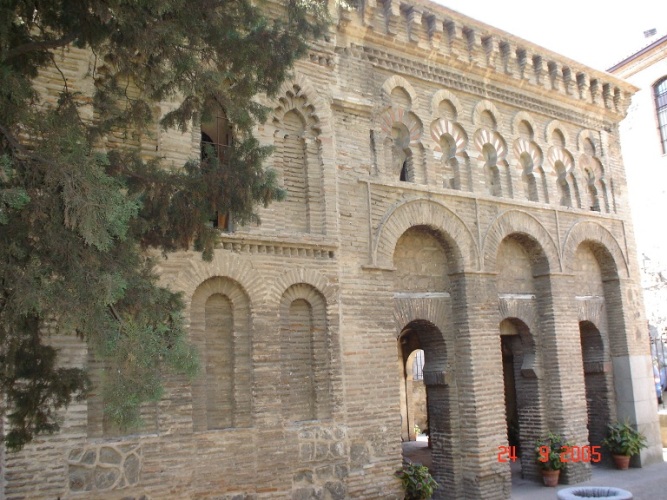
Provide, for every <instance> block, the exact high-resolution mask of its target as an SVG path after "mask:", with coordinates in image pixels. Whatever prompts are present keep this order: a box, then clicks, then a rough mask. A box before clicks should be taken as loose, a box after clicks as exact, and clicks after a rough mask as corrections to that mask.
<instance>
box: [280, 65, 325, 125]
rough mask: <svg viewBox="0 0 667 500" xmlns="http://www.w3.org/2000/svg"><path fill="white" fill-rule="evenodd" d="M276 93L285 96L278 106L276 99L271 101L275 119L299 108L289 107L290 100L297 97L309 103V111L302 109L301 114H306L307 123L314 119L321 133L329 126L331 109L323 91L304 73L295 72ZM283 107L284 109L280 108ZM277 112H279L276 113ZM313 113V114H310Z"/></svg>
mask: <svg viewBox="0 0 667 500" xmlns="http://www.w3.org/2000/svg"><path fill="white" fill-rule="evenodd" d="M276 95H278V96H281V97H283V98H284V100H283V101H281V100H280V99H279V104H278V105H277V106H276V103H275V101H274V100H272V101H270V104H269V105H270V106H273V107H274V119H275V118H278V120H280V118H281V116H282V115H284V114H285V113H286V112H288V111H290V110H291V109H297V108H294V107H289V106H290V104H289V101H290V100H292V99H294V98H297V99H303V100H304V101H305V102H307V103H308V112H305V113H304V111H301V114H303V115H304V120H305V123H306V124H310V123H312V122H313V121H314V122H315V123H316V124H317V125H316V130H317V133H318V134H319V133H320V131H321V129H322V128H326V129H327V130H328V128H329V122H330V114H329V113H327V110H329V109H331V107H330V106H329V105H328V103H327V102H326V101H325V99H324V98H323V97H322V93H321V92H317V91H316V90H315V87H314V86H313V84H312V83H311V82H310V80H309V79H308V78H307V77H305V76H304V75H302V74H301V73H298V72H295V74H294V76H293V78H292V79H291V80H287V81H285V82H283V84H282V85H281V86H280V90H279V91H278V92H276ZM280 108H282V111H281V110H280ZM276 113H278V114H277V115H276ZM311 114H312V116H310V115H311Z"/></svg>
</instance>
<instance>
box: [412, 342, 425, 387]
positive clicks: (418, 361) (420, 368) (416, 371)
mask: <svg viewBox="0 0 667 500" xmlns="http://www.w3.org/2000/svg"><path fill="white" fill-rule="evenodd" d="M412 380H424V351H422V350H421V349H419V350H417V352H416V353H415V359H414V361H413V362H412Z"/></svg>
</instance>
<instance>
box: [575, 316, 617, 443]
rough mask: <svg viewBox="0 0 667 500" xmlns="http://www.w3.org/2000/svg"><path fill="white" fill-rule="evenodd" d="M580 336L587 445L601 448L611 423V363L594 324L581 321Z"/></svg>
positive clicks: (600, 335)
mask: <svg viewBox="0 0 667 500" xmlns="http://www.w3.org/2000/svg"><path fill="white" fill-rule="evenodd" d="M579 334H580V337H581V356H582V361H583V365H584V385H585V389H586V410H587V413H588V442H589V443H590V444H591V446H601V445H602V440H603V439H604V438H605V436H606V432H607V424H609V422H610V421H611V408H610V402H611V401H613V398H611V397H610V391H611V388H612V384H613V380H612V376H611V360H610V359H609V351H608V349H605V346H604V342H603V339H602V334H601V333H600V330H598V329H597V327H596V326H595V325H594V324H593V323H592V322H590V321H581V322H579Z"/></svg>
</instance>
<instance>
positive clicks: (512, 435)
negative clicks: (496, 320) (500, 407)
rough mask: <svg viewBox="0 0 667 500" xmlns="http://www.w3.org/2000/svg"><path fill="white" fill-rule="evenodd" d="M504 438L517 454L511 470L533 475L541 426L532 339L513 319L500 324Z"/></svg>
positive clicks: (524, 326)
mask: <svg viewBox="0 0 667 500" xmlns="http://www.w3.org/2000/svg"><path fill="white" fill-rule="evenodd" d="M500 348H501V352H502V360H503V382H504V397H505V419H506V422H507V441H508V444H509V446H510V447H512V448H511V453H513V454H514V455H515V456H516V457H517V462H515V464H516V465H515V466H514V467H512V468H513V469H514V470H515V471H517V470H519V466H520V472H521V475H522V476H523V477H537V476H538V470H537V466H536V464H535V454H534V450H533V443H535V441H536V440H537V439H538V438H539V437H540V435H541V433H542V428H543V418H542V415H543V411H542V401H543V398H542V395H541V393H540V381H539V378H538V376H537V374H538V372H539V368H537V366H536V357H535V342H534V339H533V335H532V334H531V332H530V329H529V328H528V326H527V325H526V324H525V323H524V322H523V321H521V320H520V319H517V318H507V319H505V320H503V321H502V322H501V323H500Z"/></svg>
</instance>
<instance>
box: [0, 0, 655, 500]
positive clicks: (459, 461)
mask: <svg viewBox="0 0 667 500" xmlns="http://www.w3.org/2000/svg"><path fill="white" fill-rule="evenodd" d="M409 3H410V5H409V6H408V5H407V4H401V5H399V3H398V2H396V1H394V0H388V1H386V2H380V3H378V2H375V1H369V2H365V3H364V5H363V6H362V7H360V9H359V10H346V9H345V8H343V7H341V8H340V9H338V10H334V11H332V14H333V17H334V20H335V23H334V26H333V27H332V28H331V32H330V33H329V37H328V39H327V40H325V41H321V42H318V43H316V44H314V45H313V46H312V48H311V50H310V52H309V54H308V57H306V58H305V59H304V60H303V61H300V62H299V63H298V64H297V65H296V67H295V70H294V74H293V77H292V79H291V80H290V81H288V82H285V84H284V85H283V86H282V88H281V90H280V91H279V92H278V94H277V95H276V97H275V98H274V99H269V98H267V97H262V98H261V99H260V100H261V101H262V102H263V103H264V104H266V105H267V106H269V107H270V109H272V110H273V111H272V113H271V116H270V118H269V120H267V122H266V123H265V124H263V125H260V126H258V127H257V130H256V134H257V136H258V137H259V138H260V140H261V141H263V142H264V143H266V144H269V145H273V146H275V150H274V151H275V152H274V155H273V156H272V157H271V158H270V160H269V166H271V167H272V168H275V169H276V170H277V173H278V178H279V180H280V182H281V183H282V185H283V187H285V189H286V190H287V198H286V200H285V201H284V202H282V203H275V204H273V205H272V206H270V207H268V208H261V209H260V216H261V218H262V224H261V225H259V226H249V227H236V228H235V231H234V232H229V233H227V232H226V233H221V235H220V244H219V246H218V248H217V249H216V251H215V254H214V256H213V260H212V261H211V262H204V261H202V260H201V257H200V256H199V255H198V254H196V253H195V252H180V253H177V254H173V255H170V256H169V258H168V259H166V260H161V261H160V273H161V277H162V282H163V283H164V284H165V285H167V286H169V287H172V288H173V289H175V290H179V291H182V292H183V296H184V299H185V303H186V312H185V319H186V323H187V326H188V328H189V333H190V336H191V339H192V341H193V342H194V344H195V345H196V346H198V348H199V349H200V352H201V354H202V373H201V375H200V376H199V377H198V378H197V379H196V380H195V381H194V382H192V383H188V381H186V380H184V379H182V378H179V377H171V378H169V379H168V380H166V391H165V394H164V397H163V398H162V400H161V401H159V402H158V404H157V407H156V408H154V415H155V416H154V419H153V421H154V422H155V424H154V425H152V426H150V427H146V428H145V429H143V430H142V431H141V432H139V433H137V434H134V435H129V436H128V435H125V436H116V437H114V438H113V439H109V437H108V436H109V432H108V431H106V430H105V429H104V425H103V422H102V420H100V419H101V416H100V415H101V401H99V400H94V399H91V400H90V401H89V402H88V404H85V403H84V404H75V405H72V406H71V407H70V408H69V409H68V410H67V411H66V412H64V414H63V426H62V430H61V432H60V433H58V434H57V435H55V436H51V437H44V438H40V439H39V440H38V441H37V442H35V443H34V444H32V445H30V446H28V447H26V449H25V450H24V451H22V452H20V453H16V454H14V453H8V452H4V451H3V452H2V453H3V454H2V455H0V457H2V459H3V474H4V482H3V483H0V485H2V488H3V491H2V493H3V494H4V495H5V496H6V497H7V498H16V499H18V498H31V499H47V498H55V497H60V498H73V499H77V498H87V496H86V495H88V496H89V495H90V492H92V491H94V492H95V497H96V498H100V499H118V498H123V497H127V498H140V497H141V496H142V495H145V496H146V497H147V498H151V499H158V498H224V499H228V498H229V499H231V498H235V499H237V498H247V499H251V498H252V499H262V498H271V499H273V498H292V499H306V498H324V499H342V498H363V499H399V498H402V492H401V490H400V485H399V482H398V480H397V479H396V478H395V476H394V472H395V471H396V470H397V469H398V468H399V467H400V464H401V460H402V456H401V438H402V436H404V435H405V432H406V429H405V424H403V425H402V421H403V422H404V420H405V419H402V415H404V411H402V405H404V402H405V400H406V392H405V391H406V386H405V383H404V378H403V377H404V375H402V370H404V369H403V366H404V363H405V361H406V360H407V356H408V355H409V354H410V353H411V352H412V351H414V349H417V348H419V349H423V350H424V354H425V365H424V386H425V391H426V399H427V402H428V408H427V414H428V419H429V431H430V438H431V445H432V457H433V460H432V462H433V469H432V470H433V474H434V476H435V477H436V479H437V480H438V481H439V482H440V483H441V484H442V485H443V486H442V488H441V489H440V490H438V493H437V495H436V496H437V497H438V498H444V497H454V498H460V499H464V498H469V499H479V498H484V499H496V498H498V499H506V498H509V497H510V495H511V481H510V469H509V465H508V464H506V463H500V462H499V461H498V447H499V446H502V445H506V444H507V442H508V434H507V431H508V427H507V418H506V401H505V398H504V397H503V395H504V394H505V393H506V391H505V389H506V387H505V383H504V380H506V379H507V378H508V376H509V375H508V374H511V376H512V378H513V383H514V391H515V398H514V400H512V399H511V398H510V397H508V402H509V404H510V405H515V406H516V420H517V422H518V427H519V429H518V439H519V445H520V450H521V465H522V469H523V471H524V473H525V474H526V475H528V476H534V475H536V467H535V464H534V462H533V459H532V448H533V443H534V440H535V439H536V438H537V437H538V436H539V435H541V434H543V433H544V432H546V431H548V430H551V431H553V432H557V433H562V434H564V435H565V436H566V437H567V438H568V439H569V440H571V441H572V442H574V443H576V444H579V445H585V444H586V443H588V440H589V438H590V441H591V442H592V443H596V442H598V440H599V439H600V432H601V430H600V429H601V428H600V425H601V424H602V422H606V421H607V420H610V419H613V418H616V417H618V418H629V419H630V420H631V421H632V422H633V423H635V424H637V425H638V426H639V427H640V428H641V429H642V430H644V432H645V433H646V434H647V435H648V437H649V443H650V446H649V449H648V450H647V451H645V452H644V453H643V454H642V456H641V457H640V459H638V463H637V465H639V464H646V463H650V462H652V461H655V460H658V459H659V457H660V456H661V455H660V453H661V450H660V440H659V435H658V425H657V417H656V416H655V401H654V399H655V397H654V395H652V389H651V372H650V358H649V352H648V344H647V343H646V342H645V335H644V333H643V329H644V325H645V321H644V313H643V309H642V307H643V306H642V297H641V289H640V287H639V281H638V272H637V264H636V252H635V249H634V241H633V231H632V225H631V223H630V221H629V208H628V204H627V193H626V187H625V173H624V171H623V166H622V164H621V159H620V152H619V146H618V129H617V124H618V122H619V120H620V119H621V118H622V116H623V115H624V113H625V110H626V107H627V105H628V103H629V96H630V94H631V93H632V92H633V90H634V88H633V87H631V86H629V85H627V84H626V83H624V82H622V81H620V80H617V79H614V78H613V77H611V76H609V75H607V74H604V73H599V72H596V71H594V70H591V69H589V68H585V67H582V66H579V65H577V64H576V63H574V62H572V61H569V60H565V59H563V58H561V57H560V56H558V55H557V54H553V53H550V52H548V51H546V50H544V49H541V48H539V47H537V46H533V45H532V44H530V43H528V42H524V41H522V40H518V39H516V38H514V37H513V36H512V35H509V34H507V33H502V32H500V31H497V30H494V29H493V28H490V27H488V26H485V25H482V24H479V23H477V22H475V21H473V20H470V19H467V18H465V17H463V16H460V15H459V14H457V13H455V12H452V11H449V10H448V9H446V8H444V7H441V6H438V5H435V4H431V3H428V2H426V1H421V0H414V1H411V2H409ZM59 57H62V58H63V60H67V61H69V63H68V66H66V67H65V70H64V71H67V73H66V75H67V76H68V78H71V79H72V82H71V83H69V85H70V88H72V89H73V88H76V89H81V91H82V92H84V94H85V93H86V92H89V91H90V88H91V82H88V81H87V80H86V75H85V72H84V71H83V68H85V67H87V65H88V64H92V63H91V61H92V59H91V58H89V56H88V55H87V54H86V53H85V52H83V51H79V50H76V49H72V50H70V51H63V54H61V55H59ZM70 59H71V61H70ZM40 78H41V80H40V81H43V82H44V85H43V87H44V89H43V91H44V92H45V94H47V95H51V94H50V93H53V91H54V89H56V88H57V85H58V78H60V75H59V74H58V72H57V71H55V70H54V71H51V70H46V71H44V72H43V74H42V75H41V76H40ZM79 80H82V81H81V82H79ZM171 106H173V104H169V103H160V104H159V105H157V106H156V114H157V115H160V114H163V113H165V112H167V111H168V110H169V109H170V107H171ZM91 116H92V112H91ZM193 128H195V129H196V128H197V126H195V127H193ZM199 138H200V130H193V131H191V132H188V133H180V132H175V131H158V132H157V133H156V134H155V136H152V137H146V138H142V139H141V141H142V142H141V147H142V148H143V151H144V153H145V155H146V156H147V157H150V156H151V155H152V156H162V155H164V156H165V157H166V160H167V162H168V163H170V162H173V164H175V165H177V164H179V162H181V161H182V160H183V159H185V158H188V157H196V156H197V155H198V154H199V151H200V144H199ZM501 339H504V340H501ZM403 341H405V342H404V343H403ZM54 342H56V343H60V344H59V345H60V346H61V353H62V356H63V360H64V361H65V362H67V363H79V364H85V363H86V362H90V363H91V366H92V365H93V364H94V361H93V360H89V358H88V356H89V355H88V354H87V353H86V351H85V347H84V346H82V345H81V344H80V343H79V344H77V343H75V342H73V341H72V340H71V339H68V338H54ZM504 351H505V353H504ZM503 359H505V361H506V362H505V370H504V369H503ZM510 359H511V362H510V361H509V360H510ZM105 436H106V437H105ZM589 475H590V467H589V466H588V465H587V464H583V463H582V464H573V466H572V467H571V468H570V470H569V471H568V474H567V475H566V476H565V478H564V480H565V481H568V482H577V481H580V480H583V479H586V478H587V477H589ZM0 496H1V495H0Z"/></svg>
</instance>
